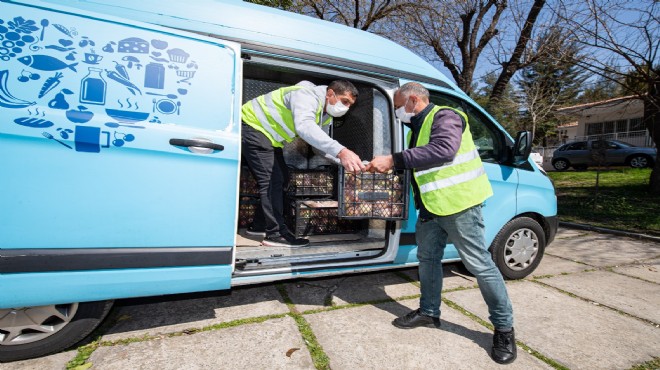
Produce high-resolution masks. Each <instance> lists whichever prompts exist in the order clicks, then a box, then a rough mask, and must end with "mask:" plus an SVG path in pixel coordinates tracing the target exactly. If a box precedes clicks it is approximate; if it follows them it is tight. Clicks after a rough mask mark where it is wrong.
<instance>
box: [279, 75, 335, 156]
mask: <svg viewBox="0 0 660 370" xmlns="http://www.w3.org/2000/svg"><path fill="white" fill-rule="evenodd" d="M296 86H304V87H305V88H304V89H299V90H294V91H292V92H290V93H288V94H286V95H285V96H284V105H285V106H286V107H288V108H289V109H290V110H291V113H292V114H293V123H294V126H295V128H296V133H297V134H298V136H300V137H301V138H302V139H303V140H305V141H306V142H307V143H308V144H309V145H311V146H312V147H314V148H315V149H317V150H319V151H321V152H323V153H325V154H326V158H328V159H332V160H334V161H337V154H339V152H340V151H341V150H342V149H344V146H343V145H341V144H339V142H337V140H334V139H332V138H331V137H330V135H329V132H330V125H327V126H323V127H321V124H322V123H323V122H325V120H326V119H327V118H328V117H330V116H329V115H328V114H327V113H323V114H322V115H321V116H322V118H321V122H317V121H316V112H317V111H318V109H319V105H321V106H322V109H323V110H324V111H325V95H326V93H327V90H328V87H327V86H325V85H319V86H316V85H314V84H313V83H311V82H309V81H300V82H299V83H297V84H296Z"/></svg>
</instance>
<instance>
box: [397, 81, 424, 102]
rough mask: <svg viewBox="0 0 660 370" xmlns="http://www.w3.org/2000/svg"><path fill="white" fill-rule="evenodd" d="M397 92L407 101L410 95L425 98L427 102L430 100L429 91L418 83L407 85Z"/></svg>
mask: <svg viewBox="0 0 660 370" xmlns="http://www.w3.org/2000/svg"><path fill="white" fill-rule="evenodd" d="M397 92H398V93H399V94H400V95H401V96H402V97H403V98H405V99H407V98H408V97H409V96H410V94H415V95H417V96H419V97H420V98H424V99H425V100H427V101H428V100H429V91H428V90H427V89H426V88H425V87H424V86H422V84H420V83H418V82H408V83H405V84H403V86H401V87H400V88H399V90H397Z"/></svg>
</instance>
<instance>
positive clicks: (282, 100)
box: [241, 80, 365, 247]
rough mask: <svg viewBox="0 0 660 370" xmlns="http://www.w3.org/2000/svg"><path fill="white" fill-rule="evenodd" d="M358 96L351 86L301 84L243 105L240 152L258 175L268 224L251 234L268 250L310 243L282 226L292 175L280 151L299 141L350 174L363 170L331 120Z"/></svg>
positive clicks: (342, 82)
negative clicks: (332, 128)
mask: <svg viewBox="0 0 660 370" xmlns="http://www.w3.org/2000/svg"><path fill="white" fill-rule="evenodd" d="M357 97H358V91H357V89H356V88H355V86H353V84H352V83H350V82H349V81H344V80H336V81H333V82H331V83H330V84H329V85H328V86H322V85H319V86H316V85H314V84H312V83H311V82H309V81H301V82H299V83H298V84H296V85H295V86H289V87H283V88H280V89H278V90H275V91H272V92H270V93H268V94H265V95H262V96H259V97H257V98H254V99H252V100H250V101H249V102H247V103H245V104H243V107H242V108H241V115H242V121H243V125H242V128H241V129H242V141H241V146H242V151H243V157H244V158H245V160H246V162H247V164H248V167H249V168H250V170H251V171H252V174H253V175H254V177H255V179H256V181H257V186H258V187H259V196H260V199H261V207H262V210H263V216H264V219H265V220H264V221H265V230H259V229H257V228H255V227H254V226H251V227H249V228H248V233H250V234H253V235H256V234H261V235H264V231H265V237H264V239H263V242H262V244H263V245H265V246H284V247H303V246H306V245H308V244H309V241H308V240H307V239H303V238H296V237H295V236H294V235H293V234H292V233H291V232H290V231H289V230H288V228H287V227H286V224H285V223H284V192H283V190H284V186H285V184H286V183H287V182H288V170H287V166H286V163H285V162H284V155H283V152H282V147H283V146H284V143H285V142H291V141H292V140H293V139H294V138H295V137H296V136H300V137H301V138H302V139H303V140H305V141H306V142H307V143H308V144H310V145H311V146H313V147H314V148H316V149H317V150H319V151H321V152H323V153H325V154H326V157H328V158H330V159H333V160H335V161H337V160H338V161H339V162H340V163H341V165H342V166H344V168H345V169H346V170H347V171H350V172H356V171H360V170H363V169H364V168H365V166H364V165H363V164H362V161H361V160H360V157H359V156H358V155H357V154H355V153H354V152H352V151H351V150H349V149H347V148H346V147H344V146H343V145H341V144H339V143H338V142H337V141H336V140H334V139H332V138H331V137H330V136H329V134H328V133H329V128H330V125H332V122H333V117H341V116H343V115H344V114H346V112H347V111H348V109H349V108H350V106H351V105H353V104H354V103H355V101H356V99H357Z"/></svg>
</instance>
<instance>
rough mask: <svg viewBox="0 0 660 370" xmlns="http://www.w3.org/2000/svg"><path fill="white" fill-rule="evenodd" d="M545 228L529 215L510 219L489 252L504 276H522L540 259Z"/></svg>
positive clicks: (528, 272) (530, 271)
mask: <svg viewBox="0 0 660 370" xmlns="http://www.w3.org/2000/svg"><path fill="white" fill-rule="evenodd" d="M544 252H545V232H544V231H543V228H542V227H541V225H539V223H538V222H536V221H535V220H534V219H531V218H529V217H518V218H514V219H513V220H511V221H509V222H508V223H507V224H506V225H504V227H502V230H500V232H499V233H497V236H496V237H495V239H494V240H493V243H492V244H491V246H490V253H491V254H492V256H493V261H495V264H496V265H497V268H499V270H500V271H501V272H502V276H504V278H505V279H510V280H513V279H522V278H524V277H525V276H527V275H529V274H531V273H532V272H533V271H534V270H535V269H536V267H537V266H538V265H539V263H541V259H542V258H543V253H544Z"/></svg>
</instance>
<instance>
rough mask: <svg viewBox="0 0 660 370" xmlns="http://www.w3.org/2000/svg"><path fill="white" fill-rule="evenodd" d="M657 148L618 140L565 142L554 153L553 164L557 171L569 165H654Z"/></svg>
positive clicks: (580, 166)
mask: <svg viewBox="0 0 660 370" xmlns="http://www.w3.org/2000/svg"><path fill="white" fill-rule="evenodd" d="M656 155H657V151H656V149H655V148H644V147H639V146H634V145H632V144H628V143H625V142H623V141H618V140H588V141H586V140H585V141H575V142H572V143H568V144H564V145H562V146H560V147H559V148H557V150H555V152H554V153H553V154H552V166H553V167H554V168H555V169H556V170H557V171H565V170H567V169H568V168H569V167H573V168H575V169H576V170H585V169H587V167H589V166H598V165H608V166H618V165H626V166H630V167H633V168H645V167H653V163H654V160H655V158H656Z"/></svg>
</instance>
